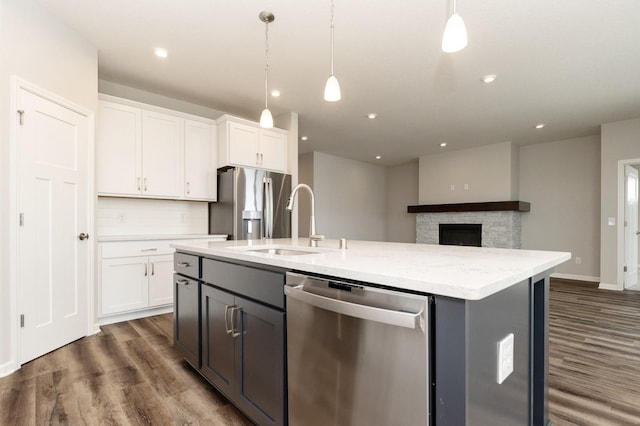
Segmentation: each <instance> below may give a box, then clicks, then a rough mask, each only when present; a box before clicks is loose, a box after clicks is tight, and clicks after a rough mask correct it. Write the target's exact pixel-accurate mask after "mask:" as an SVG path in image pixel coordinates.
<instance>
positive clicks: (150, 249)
mask: <svg viewBox="0 0 640 426" xmlns="http://www.w3.org/2000/svg"><path fill="white" fill-rule="evenodd" d="M140 251H158V249H157V247H154V248H148V249H140Z"/></svg>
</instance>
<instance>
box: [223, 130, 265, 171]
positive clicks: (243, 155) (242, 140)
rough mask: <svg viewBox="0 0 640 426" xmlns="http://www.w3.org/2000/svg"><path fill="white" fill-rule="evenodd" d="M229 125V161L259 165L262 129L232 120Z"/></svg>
mask: <svg viewBox="0 0 640 426" xmlns="http://www.w3.org/2000/svg"><path fill="white" fill-rule="evenodd" d="M227 125H228V126H229V127H228V140H227V141H225V143H228V144H229V145H228V147H227V148H228V150H229V162H230V163H231V164H236V165H240V166H249V167H256V166H257V165H258V144H259V142H260V129H259V128H257V127H251V126H247V125H244V124H240V123H233V122H230V123H228V124H227Z"/></svg>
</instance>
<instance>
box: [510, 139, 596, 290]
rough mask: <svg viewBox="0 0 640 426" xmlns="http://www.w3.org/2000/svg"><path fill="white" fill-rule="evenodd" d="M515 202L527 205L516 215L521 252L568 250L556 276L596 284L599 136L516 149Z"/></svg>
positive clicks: (557, 269)
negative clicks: (567, 257)
mask: <svg viewBox="0 0 640 426" xmlns="http://www.w3.org/2000/svg"><path fill="white" fill-rule="evenodd" d="M520 199H521V200H523V201H528V202H530V203H531V211H530V212H528V213H522V215H521V221H522V222H521V223H522V234H521V238H522V248H523V249H531V250H556V251H569V252H571V253H572V255H573V257H572V259H571V260H570V261H569V262H565V263H563V264H562V265H559V266H558V267H557V268H556V273H557V275H558V276H562V277H564V278H570V279H581V280H585V281H598V280H599V276H600V137H599V136H588V137H583V138H577V139H568V140H562V141H554V142H548V143H542V144H536V145H527V146H522V147H520ZM576 258H580V260H581V263H580V264H577V263H576Z"/></svg>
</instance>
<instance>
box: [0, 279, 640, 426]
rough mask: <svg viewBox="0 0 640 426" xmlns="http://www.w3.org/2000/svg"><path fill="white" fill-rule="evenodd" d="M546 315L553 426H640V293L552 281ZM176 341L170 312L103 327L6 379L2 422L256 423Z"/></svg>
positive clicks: (1, 387)
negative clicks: (188, 360) (177, 347)
mask: <svg viewBox="0 0 640 426" xmlns="http://www.w3.org/2000/svg"><path fill="white" fill-rule="evenodd" d="M549 316H550V325H549V342H550V350H549V412H550V418H551V420H552V422H553V425H554V426H568V425H581V426H588V425H594V426H596V425H597V426H602V425H616V426H617V425H640V292H627V291H625V292H614V291H606V290H598V289H597V288H595V287H593V286H585V285H580V284H575V283H571V282H564V281H561V280H553V281H552V285H551V292H550V315H549ZM172 343H173V319H172V315H171V314H167V315H159V316H154V317H149V318H144V319H140V320H135V321H126V322H122V323H117V324H110V325H107V326H104V327H103V328H102V332H101V333H98V334H96V335H93V336H89V337H86V338H84V339H80V340H78V341H76V342H73V343H71V344H69V345H67V346H65V347H63V348H60V349H58V350H56V351H54V352H51V353H50V354H47V355H44V356H42V357H40V358H38V359H36V360H33V361H31V362H29V363H27V364H25V365H24V366H23V367H22V368H21V369H20V370H19V371H17V372H16V373H14V374H12V375H10V376H8V377H5V378H2V379H0V425H1V426H4V425H11V426H13V425H29V426H31V425H41V424H42V425H44V424H69V425H118V426H120V425H124V426H126V425H154V426H155V425H183V424H185V425H186V424H190V425H221V426H228V425H237V426H247V425H250V424H251V422H249V420H248V419H247V418H246V417H245V416H244V415H243V414H242V413H241V412H239V411H238V410H237V409H236V408H235V407H234V406H233V405H231V404H230V403H229V401H228V400H227V399H226V398H225V397H224V396H222V395H221V394H220V393H219V392H218V391H216V390H215V389H214V388H213V387H212V386H211V385H210V384H209V383H208V382H207V381H206V380H205V379H204V378H203V377H202V376H200V375H199V374H198V373H197V372H195V371H194V370H193V369H192V368H191V367H190V366H189V365H188V364H187V363H186V362H185V361H183V360H182V359H181V357H180V355H179V354H178V352H177V351H175V349H174V348H173V344H172Z"/></svg>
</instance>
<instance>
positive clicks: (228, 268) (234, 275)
mask: <svg viewBox="0 0 640 426" xmlns="http://www.w3.org/2000/svg"><path fill="white" fill-rule="evenodd" d="M202 279H203V280H204V281H206V282H207V283H209V284H213V285H215V286H216V287H221V288H224V289H226V290H229V291H231V292H233V293H236V294H241V295H243V296H246V297H249V298H251V299H254V300H259V301H260V302H263V303H266V304H268V305H272V306H275V307H278V308H281V309H284V271H283V272H273V271H266V270H264V269H258V268H251V267H248V266H242V265H235V264H233V263H227V262H221V261H218V260H213V259H206V258H205V259H202Z"/></svg>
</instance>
